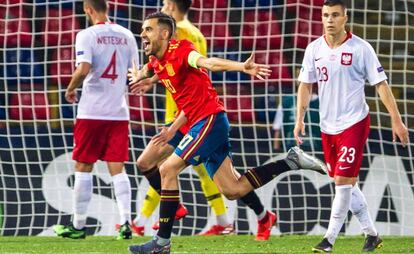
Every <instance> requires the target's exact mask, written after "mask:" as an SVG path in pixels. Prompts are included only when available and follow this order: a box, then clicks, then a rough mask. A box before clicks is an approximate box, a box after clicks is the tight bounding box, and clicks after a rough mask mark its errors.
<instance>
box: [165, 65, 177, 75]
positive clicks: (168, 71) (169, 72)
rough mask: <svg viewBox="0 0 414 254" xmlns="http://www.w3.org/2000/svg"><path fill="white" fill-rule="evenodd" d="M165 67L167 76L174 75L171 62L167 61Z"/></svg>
mask: <svg viewBox="0 0 414 254" xmlns="http://www.w3.org/2000/svg"><path fill="white" fill-rule="evenodd" d="M165 68H166V69H167V73H168V76H170V77H172V76H174V75H175V72H174V68H173V66H172V64H170V63H167V64H166V65H165Z"/></svg>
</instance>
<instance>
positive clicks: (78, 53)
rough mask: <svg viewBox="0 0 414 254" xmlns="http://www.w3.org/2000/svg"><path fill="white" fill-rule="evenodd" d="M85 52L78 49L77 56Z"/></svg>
mask: <svg viewBox="0 0 414 254" xmlns="http://www.w3.org/2000/svg"><path fill="white" fill-rule="evenodd" d="M83 54H84V52H83V51H78V52H76V55H77V56H81V55H83Z"/></svg>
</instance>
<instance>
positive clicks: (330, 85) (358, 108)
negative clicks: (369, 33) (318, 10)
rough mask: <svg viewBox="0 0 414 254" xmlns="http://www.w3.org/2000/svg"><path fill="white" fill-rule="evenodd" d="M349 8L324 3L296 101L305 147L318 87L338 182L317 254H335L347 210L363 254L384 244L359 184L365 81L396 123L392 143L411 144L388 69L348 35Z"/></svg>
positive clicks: (365, 128)
mask: <svg viewBox="0 0 414 254" xmlns="http://www.w3.org/2000/svg"><path fill="white" fill-rule="evenodd" d="M347 20H348V17H347V15H346V6H345V5H344V3H343V2H342V1H341V0H326V1H325V2H324V6H323V8H322V22H323V26H324V30H325V35H324V36H322V37H320V38H319V39H317V40H315V41H314V42H312V43H311V44H309V46H308V47H307V48H306V51H305V56H304V60H303V65H302V69H301V72H300V74H299V81H300V86H299V90H298V101H297V119H296V124H295V130H294V136H295V139H296V140H297V142H298V143H299V144H300V143H302V139H301V137H300V135H304V134H305V133H304V130H305V129H304V127H305V126H304V121H303V119H304V115H305V110H306V109H307V107H308V104H309V98H310V95H311V91H312V84H313V83H317V84H318V88H319V100H320V110H319V112H320V127H321V132H322V134H321V136H322V146H323V151H324V156H325V160H326V162H327V165H328V170H329V175H330V176H331V177H333V178H334V181H335V186H336V187H335V198H334V201H333V203H332V209H331V217H330V221H329V226H328V230H327V232H326V234H325V236H324V239H323V240H322V241H321V242H320V243H319V244H318V245H316V246H315V247H314V248H313V251H314V252H319V253H321V252H331V251H332V247H333V245H334V243H335V239H336V238H337V236H338V233H339V231H340V230H341V228H342V225H343V223H344V220H345V217H346V216H347V213H348V210H351V212H352V213H353V214H354V215H355V216H356V217H357V218H358V220H359V222H360V224H361V227H362V230H363V232H364V233H365V235H366V239H365V243H364V246H363V249H362V251H373V250H374V249H376V248H380V247H381V246H382V240H381V238H380V237H379V236H378V232H377V230H376V228H375V226H374V223H373V221H372V219H371V217H370V215H369V212H368V209H367V202H366V200H365V197H364V195H363V194H362V192H361V190H360V189H359V187H358V184H357V176H358V174H359V170H360V166H361V163H362V157H363V150H364V145H365V143H366V140H367V138H368V134H369V129H370V127H369V109H368V105H367V104H366V102H365V93H364V85H365V81H366V80H367V81H368V83H369V84H370V85H372V86H374V85H375V86H376V89H377V92H378V94H379V95H380V98H381V100H382V102H383V103H384V105H385V106H386V108H387V110H388V111H389V113H390V116H391V121H392V132H393V139H394V141H396V138H397V137H398V138H399V139H400V141H401V143H402V145H403V146H405V145H407V143H408V140H409V138H408V130H407V128H406V126H405V125H404V123H403V122H402V120H401V116H400V113H399V111H398V108H397V105H396V102H395V99H394V96H393V95H392V92H391V89H390V88H389V86H388V83H387V77H386V75H385V73H384V69H383V68H382V66H381V64H380V63H379V61H378V58H377V56H376V54H375V52H374V50H373V48H372V47H371V45H369V44H368V43H367V42H365V41H363V40H362V39H361V38H359V37H357V36H355V35H353V34H351V33H350V32H346V30H345V24H346V22H347Z"/></svg>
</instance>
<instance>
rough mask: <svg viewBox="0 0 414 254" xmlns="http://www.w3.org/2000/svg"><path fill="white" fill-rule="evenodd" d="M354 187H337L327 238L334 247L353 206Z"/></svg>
mask: <svg viewBox="0 0 414 254" xmlns="http://www.w3.org/2000/svg"><path fill="white" fill-rule="evenodd" d="M351 196H352V185H351V184H349V185H339V186H335V198H334V200H333V202H332V209H331V218H330V219H329V226H328V230H327V231H326V233H325V238H327V239H328V241H329V242H330V243H331V244H332V245H334V243H335V240H336V238H337V237H338V234H339V231H340V230H341V228H342V225H343V224H344V221H345V218H346V215H347V214H348V210H349V208H350V206H351Z"/></svg>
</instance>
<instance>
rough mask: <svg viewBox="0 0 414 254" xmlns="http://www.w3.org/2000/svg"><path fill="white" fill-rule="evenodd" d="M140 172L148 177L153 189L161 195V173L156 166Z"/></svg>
mask: <svg viewBox="0 0 414 254" xmlns="http://www.w3.org/2000/svg"><path fill="white" fill-rule="evenodd" d="M142 174H143V175H144V176H145V177H146V178H147V179H148V182H149V184H150V185H151V187H152V188H154V190H155V191H156V192H157V193H158V194H160V195H161V175H160V170H159V169H158V167H153V168H152V169H150V170H148V171H145V172H142Z"/></svg>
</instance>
